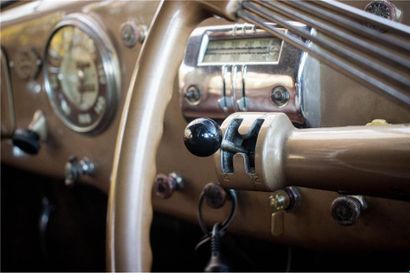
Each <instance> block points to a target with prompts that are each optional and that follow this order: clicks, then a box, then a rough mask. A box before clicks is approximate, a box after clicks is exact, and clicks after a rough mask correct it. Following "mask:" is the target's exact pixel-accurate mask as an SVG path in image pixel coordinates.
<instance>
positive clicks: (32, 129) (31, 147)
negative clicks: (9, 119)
mask: <svg viewBox="0 0 410 273" xmlns="http://www.w3.org/2000/svg"><path fill="white" fill-rule="evenodd" d="M46 139H47V122H46V118H45V116H44V114H43V112H42V111H41V110H37V111H36V112H35V113H34V115H33V119H32V120H31V122H30V124H29V125H28V127H27V128H26V129H20V128H19V129H17V130H16V131H15V132H14V135H13V145H14V146H16V147H18V148H19V149H20V150H22V151H23V152H25V153H27V154H31V155H36V154H38V152H39V151H40V147H41V146H40V141H45V140H46Z"/></svg>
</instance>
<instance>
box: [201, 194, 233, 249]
mask: <svg viewBox="0 0 410 273" xmlns="http://www.w3.org/2000/svg"><path fill="white" fill-rule="evenodd" d="M228 194H229V196H230V198H231V201H232V205H231V210H230V212H229V215H228V217H227V218H226V219H225V220H224V221H223V223H222V224H221V227H220V230H219V233H220V236H223V234H224V233H225V231H226V230H227V229H228V227H229V225H230V224H231V222H232V221H233V218H234V215H235V212H236V208H237V206H238V196H237V194H236V191H235V190H234V189H230V190H228ZM204 200H205V194H204V192H203V191H202V192H201V195H200V196H199V204H198V209H197V216H198V223H199V226H200V228H201V230H202V232H203V233H204V237H202V239H201V240H200V241H199V243H198V244H197V245H196V247H195V251H197V250H198V249H199V248H200V247H201V246H202V245H204V244H205V243H206V242H208V241H209V240H210V239H211V237H212V234H211V231H210V230H208V229H207V227H206V224H205V221H204V218H203V214H202V206H203V203H204Z"/></svg>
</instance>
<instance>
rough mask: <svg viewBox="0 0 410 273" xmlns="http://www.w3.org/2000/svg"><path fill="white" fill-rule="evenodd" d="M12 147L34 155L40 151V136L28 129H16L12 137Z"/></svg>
mask: <svg viewBox="0 0 410 273" xmlns="http://www.w3.org/2000/svg"><path fill="white" fill-rule="evenodd" d="M13 145H14V146H16V147H18V148H20V150H22V151H23V152H25V153H28V154H32V155H35V154H37V153H38V151H39V150H40V136H39V135H38V134H37V133H36V132H34V131H33V130H30V129H17V130H16V131H15V132H14V135H13Z"/></svg>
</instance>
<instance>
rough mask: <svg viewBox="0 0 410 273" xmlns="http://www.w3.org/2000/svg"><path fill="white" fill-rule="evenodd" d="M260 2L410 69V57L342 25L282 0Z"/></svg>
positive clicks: (351, 44) (362, 49)
mask: <svg viewBox="0 0 410 273" xmlns="http://www.w3.org/2000/svg"><path fill="white" fill-rule="evenodd" d="M260 4H261V5H262V6H264V7H266V8H269V9H271V10H273V11H275V12H278V13H280V14H282V15H283V16H285V17H288V18H290V19H292V20H295V21H300V22H302V23H304V24H306V25H308V26H311V27H313V28H315V29H316V30H319V31H321V32H322V33H324V34H327V35H331V37H332V38H334V39H337V40H339V41H341V42H344V43H346V44H348V45H350V46H353V47H354V48H356V49H358V50H361V51H364V52H366V53H369V54H371V55H373V56H375V57H377V58H382V59H383V60H384V61H387V62H389V63H393V64H396V65H400V66H402V67H403V68H408V69H410V59H408V58H406V57H405V56H403V54H401V53H399V52H397V51H396V52H393V51H391V50H390V49H387V48H386V47H385V46H383V47H381V46H378V45H375V44H374V43H371V42H368V41H366V40H363V39H360V38H358V37H356V36H354V35H353V34H351V33H347V32H346V31H345V30H344V29H342V28H340V27H336V26H333V25H331V24H328V23H326V22H324V21H323V20H321V19H319V18H317V17H313V16H309V14H307V13H305V12H303V11H299V10H297V9H295V8H294V7H291V6H289V5H286V3H285V4H283V3H281V2H266V1H262V2H260Z"/></svg>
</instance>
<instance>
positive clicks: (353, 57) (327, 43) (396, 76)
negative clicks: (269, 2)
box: [243, 2, 410, 90]
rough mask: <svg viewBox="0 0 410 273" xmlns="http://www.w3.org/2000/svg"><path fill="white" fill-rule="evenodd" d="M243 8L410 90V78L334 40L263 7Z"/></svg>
mask: <svg viewBox="0 0 410 273" xmlns="http://www.w3.org/2000/svg"><path fill="white" fill-rule="evenodd" d="M243 7H244V8H245V9H247V10H249V11H252V12H254V13H257V14H258V15H259V16H261V17H263V18H265V19H268V20H271V21H273V22H275V23H277V24H279V25H281V26H282V27H285V28H286V29H288V30H290V31H292V32H293V33H295V34H297V35H299V36H301V37H303V38H305V39H307V40H310V41H312V42H315V43H316V44H317V45H319V46H321V47H323V48H324V49H327V50H329V51H330V52H332V53H334V54H336V55H338V56H340V57H342V58H346V59H347V60H348V61H350V62H354V63H356V64H358V65H360V66H362V67H364V68H367V69H369V70H372V71H373V72H375V73H377V74H379V75H380V76H383V77H385V78H386V79H387V80H390V81H393V82H397V84H401V85H403V86H405V87H407V89H406V90H409V89H410V78H408V77H405V76H404V75H401V74H400V73H397V72H396V71H395V70H393V69H389V68H388V67H384V66H381V65H380V62H374V61H372V60H371V58H367V57H365V56H363V55H361V54H356V53H355V52H354V51H352V50H351V49H350V48H346V47H343V46H342V45H341V44H340V43H338V42H336V41H334V40H331V39H329V38H327V37H325V36H323V37H318V36H313V35H311V34H310V33H309V32H308V31H306V30H302V29H299V28H297V27H295V26H293V25H291V24H289V23H288V21H287V20H286V19H285V18H283V17H282V16H279V15H277V14H274V13H272V12H270V11H269V10H267V9H266V8H264V7H261V6H257V5H255V4H253V3H247V2H245V3H243Z"/></svg>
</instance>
